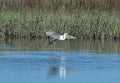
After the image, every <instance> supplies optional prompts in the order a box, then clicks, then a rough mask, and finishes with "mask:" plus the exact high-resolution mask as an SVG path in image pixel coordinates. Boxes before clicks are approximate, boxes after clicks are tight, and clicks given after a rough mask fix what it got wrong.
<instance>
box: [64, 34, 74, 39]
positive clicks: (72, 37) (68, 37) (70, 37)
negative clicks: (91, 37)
mask: <svg viewBox="0 0 120 83" xmlns="http://www.w3.org/2000/svg"><path fill="white" fill-rule="evenodd" d="M66 38H67V39H76V37H74V36H71V35H67V36H66Z"/></svg>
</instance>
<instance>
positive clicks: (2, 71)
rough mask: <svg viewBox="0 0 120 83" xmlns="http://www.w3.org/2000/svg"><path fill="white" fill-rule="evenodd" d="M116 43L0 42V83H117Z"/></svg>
mask: <svg viewBox="0 0 120 83" xmlns="http://www.w3.org/2000/svg"><path fill="white" fill-rule="evenodd" d="M119 47H120V44H119V42H115V41H113V42H112V41H88V40H87V41H80V40H73V41H62V42H60V41H58V42H54V43H53V44H51V45H48V42H47V41H46V40H39V41H37V40H30V41H29V40H27V41H26V40H9V41H3V42H2V41H0V83H120V73H119V72H120V50H119Z"/></svg>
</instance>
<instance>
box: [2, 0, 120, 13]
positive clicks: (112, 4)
mask: <svg viewBox="0 0 120 83" xmlns="http://www.w3.org/2000/svg"><path fill="white" fill-rule="evenodd" d="M119 4H120V0H44V1H43V0H0V9H1V10H15V11H18V10H30V11H31V10H37V11H47V12H51V11H52V12H56V11H58V10H59V11H60V10H62V11H68V12H80V11H81V10H98V11H112V10H117V11H119V10H120V6H119Z"/></svg>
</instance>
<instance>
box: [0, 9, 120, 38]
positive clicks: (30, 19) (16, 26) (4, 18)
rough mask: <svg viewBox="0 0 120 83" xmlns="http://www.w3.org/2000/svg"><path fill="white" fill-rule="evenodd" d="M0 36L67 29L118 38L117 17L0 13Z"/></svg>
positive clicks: (32, 35) (82, 35) (33, 35)
mask: <svg viewBox="0 0 120 83" xmlns="http://www.w3.org/2000/svg"><path fill="white" fill-rule="evenodd" d="M0 19H1V20H0V36H1V37H5V36H7V37H24V38H41V37H42V38H43V37H46V35H45V32H46V31H55V32H58V33H60V34H63V33H64V32H67V33H69V34H71V35H74V36H77V37H78V38H81V39H83V38H98V39H99V38H100V39H105V38H108V39H109V38H110V39H113V38H114V39H119V36H120V17H119V15H117V14H116V13H114V12H113V13H111V14H109V13H108V12H90V11H89V12H81V13H80V14H76V15H73V14H68V13H49V14H44V13H42V12H34V13H20V12H19V13H17V12H1V13H0Z"/></svg>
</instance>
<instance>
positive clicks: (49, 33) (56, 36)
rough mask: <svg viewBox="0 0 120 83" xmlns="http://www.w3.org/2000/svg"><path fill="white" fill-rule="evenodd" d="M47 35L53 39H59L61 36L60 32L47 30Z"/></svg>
mask: <svg viewBox="0 0 120 83" xmlns="http://www.w3.org/2000/svg"><path fill="white" fill-rule="evenodd" d="M46 35H47V36H49V37H51V38H53V39H59V37H60V34H57V33H55V32H46Z"/></svg>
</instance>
